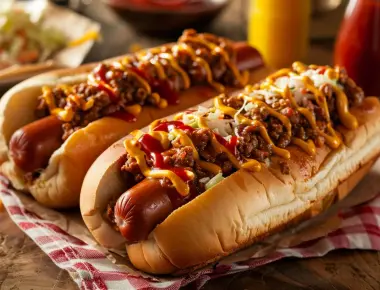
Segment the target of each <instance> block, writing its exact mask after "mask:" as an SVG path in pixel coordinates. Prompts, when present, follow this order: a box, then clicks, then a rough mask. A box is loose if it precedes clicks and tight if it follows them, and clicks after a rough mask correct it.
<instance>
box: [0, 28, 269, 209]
mask: <svg viewBox="0 0 380 290" xmlns="http://www.w3.org/2000/svg"><path fill="white" fill-rule="evenodd" d="M262 66H263V62H262V59H261V57H260V55H259V53H258V52H257V51H256V50H255V49H254V48H252V47H249V46H248V45H247V44H246V43H244V44H243V43H234V42H232V41H230V40H228V39H224V38H221V37H217V36H215V35H211V34H198V33H197V32H196V31H194V30H186V31H185V32H184V33H183V35H182V36H181V37H180V38H179V40H178V41H177V42H176V43H172V44H167V45H163V46H161V47H157V48H152V49H148V50H144V51H140V52H137V53H135V54H132V55H128V56H125V57H121V58H117V59H112V60H107V61H104V62H102V63H100V64H90V65H85V66H83V67H81V68H78V69H70V70H63V71H57V72H51V73H47V74H44V75H41V76H38V77H35V78H32V79H29V80H27V81H25V82H23V83H21V84H19V85H17V86H16V87H14V88H13V89H11V90H10V91H9V92H8V93H7V94H6V95H5V96H4V97H3V99H2V100H1V103H0V107H1V108H0V114H1V116H2V120H3V121H2V124H1V128H0V144H1V145H0V149H1V154H0V155H1V156H2V157H1V159H2V160H0V161H1V163H2V165H1V170H2V171H3V172H4V173H5V174H6V175H7V176H8V178H10V180H11V181H12V184H13V185H14V186H15V187H16V188H17V189H21V190H24V191H28V192H30V193H31V194H32V195H33V196H34V197H35V198H36V200H37V201H39V202H40V203H42V204H44V205H46V206H49V207H56V208H59V207H72V206H76V205H78V201H79V192H80V186H81V184H82V181H83V178H84V175H85V173H86V171H87V169H88V167H89V166H90V165H91V163H92V162H93V161H94V159H95V158H96V157H97V156H98V155H99V154H100V153H101V152H102V151H103V150H105V149H106V148H107V147H108V146H109V145H110V144H112V143H113V142H115V141H116V140H118V139H119V138H121V137H122V136H124V135H125V134H127V133H129V132H130V131H131V130H133V129H137V128H140V127H142V126H144V125H146V124H148V123H149V122H150V121H152V120H154V119H155V118H157V117H162V116H165V115H167V114H171V113H174V112H175V111H178V110H180V109H184V108H186V107H189V106H191V105H194V104H197V103H200V102H202V101H204V100H205V99H208V98H211V97H212V96H213V95H214V94H215V93H216V92H224V91H231V90H238V89H241V88H242V87H243V86H244V85H245V84H246V83H249V82H252V81H253V80H254V79H256V80H257V79H258V78H261V77H262V76H263V75H264V74H265V73H266V71H267V70H266V69H265V68H262V69H260V70H256V69H257V68H259V67H262ZM63 183H65V184H63ZM61 184H62V185H61Z"/></svg>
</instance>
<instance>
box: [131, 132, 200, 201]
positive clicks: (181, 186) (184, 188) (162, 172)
mask: <svg viewBox="0 0 380 290" xmlns="http://www.w3.org/2000/svg"><path fill="white" fill-rule="evenodd" d="M124 147H125V148H126V150H127V152H128V154H129V155H131V156H133V157H134V158H135V159H136V162H137V164H138V166H139V167H140V170H141V173H142V174H143V175H144V176H145V177H150V178H165V177H166V178H168V179H169V180H170V181H171V182H172V184H173V186H174V187H175V188H176V190H177V191H178V193H179V194H181V195H182V196H187V195H188V194H189V192H190V188H189V186H188V185H187V184H186V183H185V182H184V181H183V180H182V179H181V178H180V177H179V176H178V175H177V174H175V173H174V172H172V171H170V170H166V169H153V170H151V169H150V168H149V167H148V165H147V164H146V160H145V153H144V152H143V151H142V150H141V149H140V148H139V147H138V145H137V142H136V141H135V140H131V139H128V140H125V141H124ZM185 171H186V174H187V175H188V176H189V177H190V178H191V179H193V178H194V173H192V172H191V171H189V170H185Z"/></svg>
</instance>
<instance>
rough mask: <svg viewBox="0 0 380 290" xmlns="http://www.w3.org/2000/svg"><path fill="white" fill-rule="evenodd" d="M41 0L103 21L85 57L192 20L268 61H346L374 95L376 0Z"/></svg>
mask: <svg viewBox="0 0 380 290" xmlns="http://www.w3.org/2000/svg"><path fill="white" fill-rule="evenodd" d="M46 1H50V2H51V3H54V4H57V5H60V6H62V7H65V8H67V9H70V10H72V11H75V12H76V13H79V14H81V15H83V16H86V17H88V18H89V19H91V20H94V21H96V22H98V23H99V24H100V25H101V32H100V34H101V38H100V40H99V41H97V42H96V43H95V45H94V46H92V49H91V50H90V52H89V53H88V54H87V56H86V57H85V59H84V62H94V61H99V60H103V59H106V58H110V57H114V56H118V55H122V54H125V53H128V52H133V51H136V50H138V49H141V48H147V47H152V46H156V45H159V44H162V43H166V42H170V41H174V40H175V39H176V38H177V37H178V36H179V35H180V34H181V32H182V31H183V29H185V28H195V29H197V30H198V31H205V32H211V33H214V34H218V35H221V36H225V37H228V38H231V39H233V40H248V41H249V43H250V44H251V45H253V46H254V47H256V48H257V49H258V50H259V51H260V52H261V54H262V55H263V57H264V60H265V62H266V64H267V65H268V66H271V67H273V68H281V67H284V66H288V65H290V64H291V63H292V62H293V61H296V60H301V61H304V62H307V63H315V64H329V65H332V64H338V65H342V66H345V67H346V68H347V70H348V73H349V75H351V77H352V78H353V79H354V80H355V81H356V82H358V84H359V85H360V86H362V87H364V89H365V91H366V92H367V93H368V94H378V95H380V82H378V81H377V79H379V78H380V70H379V69H378V68H379V67H380V1H379V0H29V2H33V3H35V4H33V5H35V6H36V7H38V3H39V2H40V3H41V2H46ZM0 2H1V3H0V5H2V6H4V5H6V3H10V2H14V1H12V0H1V1H0ZM23 2H28V0H24V1H23ZM0 8H1V6H0ZM69 25H70V26H72V27H71V29H72V30H73V31H75V29H76V24H75V23H70V24H69Z"/></svg>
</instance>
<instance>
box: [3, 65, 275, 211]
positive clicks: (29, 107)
mask: <svg viewBox="0 0 380 290" xmlns="http://www.w3.org/2000/svg"><path fill="white" fill-rule="evenodd" d="M95 65H96V64H88V65H84V66H81V67H79V68H76V69H64V70H57V71H53V72H49V73H45V74H42V75H39V76H36V77H33V78H31V79H28V80H26V81H24V82H22V83H20V84H18V85H16V86H15V87H13V88H12V89H11V90H9V91H8V92H7V93H6V94H5V95H4V96H3V98H2V100H1V101H0V164H1V167H0V168H1V171H2V172H3V173H4V174H5V175H6V176H7V177H8V178H9V179H10V180H11V182H12V184H13V186H14V187H15V188H16V189H19V190H24V191H26V192H30V193H31V194H32V195H33V196H34V198H35V199H36V200H37V201H38V202H40V203H41V204H43V205H45V206H48V207H53V208H67V207H74V206H77V205H78V203H79V194H80V189H81V186H82V182H83V178H84V176H85V174H86V172H87V170H88V168H89V167H90V165H91V164H92V162H93V161H94V160H95V159H96V157H97V156H99V154H100V153H102V152H103V151H104V150H105V149H106V148H108V147H109V146H110V145H111V144H112V143H114V142H115V141H117V140H119V139H120V138H121V137H123V136H125V135H127V134H128V133H129V132H131V131H132V130H134V129H137V128H141V127H143V126H146V125H147V124H149V123H150V122H152V121H153V120H155V119H157V118H161V117H163V116H166V115H168V114H172V113H174V112H176V111H178V110H183V109H185V108H188V107H190V106H193V105H195V104H199V103H201V102H203V101H204V100H207V99H209V98H211V97H212V96H214V95H215V91H213V90H212V89H211V88H209V87H195V88H191V89H189V90H187V91H185V92H183V93H181V101H180V104H179V105H176V106H168V107H167V108H165V109H158V108H153V107H144V108H143V111H142V113H141V114H140V115H139V117H138V119H137V121H136V122H133V123H127V122H125V121H122V120H119V119H115V118H110V117H108V118H102V119H100V120H97V121H95V122H92V123H91V124H90V125H88V126H87V127H85V128H83V129H80V130H78V131H76V132H75V133H73V134H72V135H71V136H70V137H69V138H68V139H67V140H66V141H65V142H64V144H63V145H62V146H61V147H60V148H59V149H58V150H57V151H56V152H54V154H53V155H52V156H51V158H50V161H49V164H48V166H47V168H46V169H45V170H43V172H42V173H41V175H40V176H39V177H38V178H37V179H36V180H35V181H34V182H33V183H32V184H27V183H25V180H24V175H25V172H23V171H22V170H21V169H20V168H18V167H17V166H16V165H15V164H14V163H13V162H12V160H11V159H10V158H9V152H8V144H9V141H10V139H11V136H12V134H13V133H14V132H15V131H16V130H18V129H19V128H22V127H23V126H25V125H27V124H29V123H31V122H33V121H35V120H36V116H35V114H34V110H35V108H36V106H37V103H38V96H40V95H41V87H42V86H55V85H57V84H73V83H78V82H81V81H84V80H86V78H87V74H88V72H89V71H90V70H91V69H93V68H94V66H95ZM269 72H270V70H269V69H268V68H265V67H263V68H260V69H258V70H255V71H254V72H252V73H251V80H250V81H251V82H255V81H258V80H260V79H261V78H263V77H265V76H266V75H267V74H268V73H269Z"/></svg>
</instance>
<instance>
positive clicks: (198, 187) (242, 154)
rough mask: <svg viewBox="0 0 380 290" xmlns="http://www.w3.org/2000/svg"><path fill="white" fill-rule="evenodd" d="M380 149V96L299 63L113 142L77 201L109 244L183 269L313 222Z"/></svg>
mask: <svg viewBox="0 0 380 290" xmlns="http://www.w3.org/2000/svg"><path fill="white" fill-rule="evenodd" d="M379 154H380V102H379V100H378V98H376V97H365V96H364V93H363V91H362V90H361V88H359V87H357V86H356V84H355V83H354V82H353V81H352V80H351V79H350V78H349V77H348V76H347V74H346V72H345V70H344V69H343V68H340V67H335V68H331V67H328V66H316V65H310V66H306V65H304V64H302V63H299V62H296V63H294V64H293V66H292V67H291V68H287V69H282V70H279V71H277V72H275V73H273V74H272V75H269V76H268V77H267V78H266V79H265V80H263V81H261V82H260V83H257V84H255V85H249V86H247V87H246V88H245V90H244V92H241V93H237V94H221V95H220V96H218V97H216V98H214V99H213V100H210V101H207V102H205V103H203V104H202V105H201V106H199V107H198V108H193V109H188V110H186V111H184V112H182V113H178V114H176V115H173V116H171V117H168V118H166V119H158V120H156V121H154V122H153V123H151V124H150V125H149V127H146V128H144V129H142V130H136V131H134V132H132V133H131V134H130V135H128V136H127V137H125V138H123V139H122V140H120V141H118V142H116V143H115V144H113V145H112V146H111V147H110V148H108V149H107V150H106V151H105V152H104V153H102V154H101V155H100V156H99V157H98V159H97V160H96V161H95V162H94V163H93V165H92V166H91V168H90V169H89V171H88V173H87V175H86V177H85V180H84V183H83V186H82V190H81V196H80V208H81V213H82V217H83V219H84V221H85V223H86V225H87V227H88V229H89V230H90V231H91V232H92V234H93V236H94V237H95V239H96V240H97V241H98V242H99V243H100V244H101V245H103V246H105V247H107V248H117V249H120V248H126V250H127V253H128V256H129V260H130V261H131V262H132V264H133V265H134V266H135V267H137V268H138V269H140V270H143V271H146V272H149V273H154V274H175V273H178V272H183V271H184V270H186V271H188V270H191V269H194V268H198V267H201V266H203V265H205V264H208V263H211V262H213V261H216V260H217V259H219V258H221V257H223V256H226V255H228V254H230V253H233V252H235V251H237V250H239V249H242V248H244V247H247V246H249V245H251V244H253V243H255V242H257V241H260V240H262V239H263V238H265V237H267V236H268V235H271V234H273V233H275V232H278V231H279V230H280V229H282V228H284V227H289V226H290V225H292V224H294V223H296V222H300V221H302V220H305V219H308V218H311V216H313V215H315V214H316V213H318V212H321V211H322V210H324V209H326V206H327V204H331V203H328V202H325V203H323V201H330V200H334V199H336V200H339V199H341V198H344V197H345V196H346V195H347V194H348V192H349V190H350V189H352V187H353V186H354V185H355V184H356V183H357V182H359V180H360V179H361V178H362V177H363V176H364V174H365V173H366V172H367V171H368V170H369V168H370V165H371V164H373V162H374V160H375V159H376V158H377V157H378V156H379ZM321 204H325V207H321V206H320V205H321Z"/></svg>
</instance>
